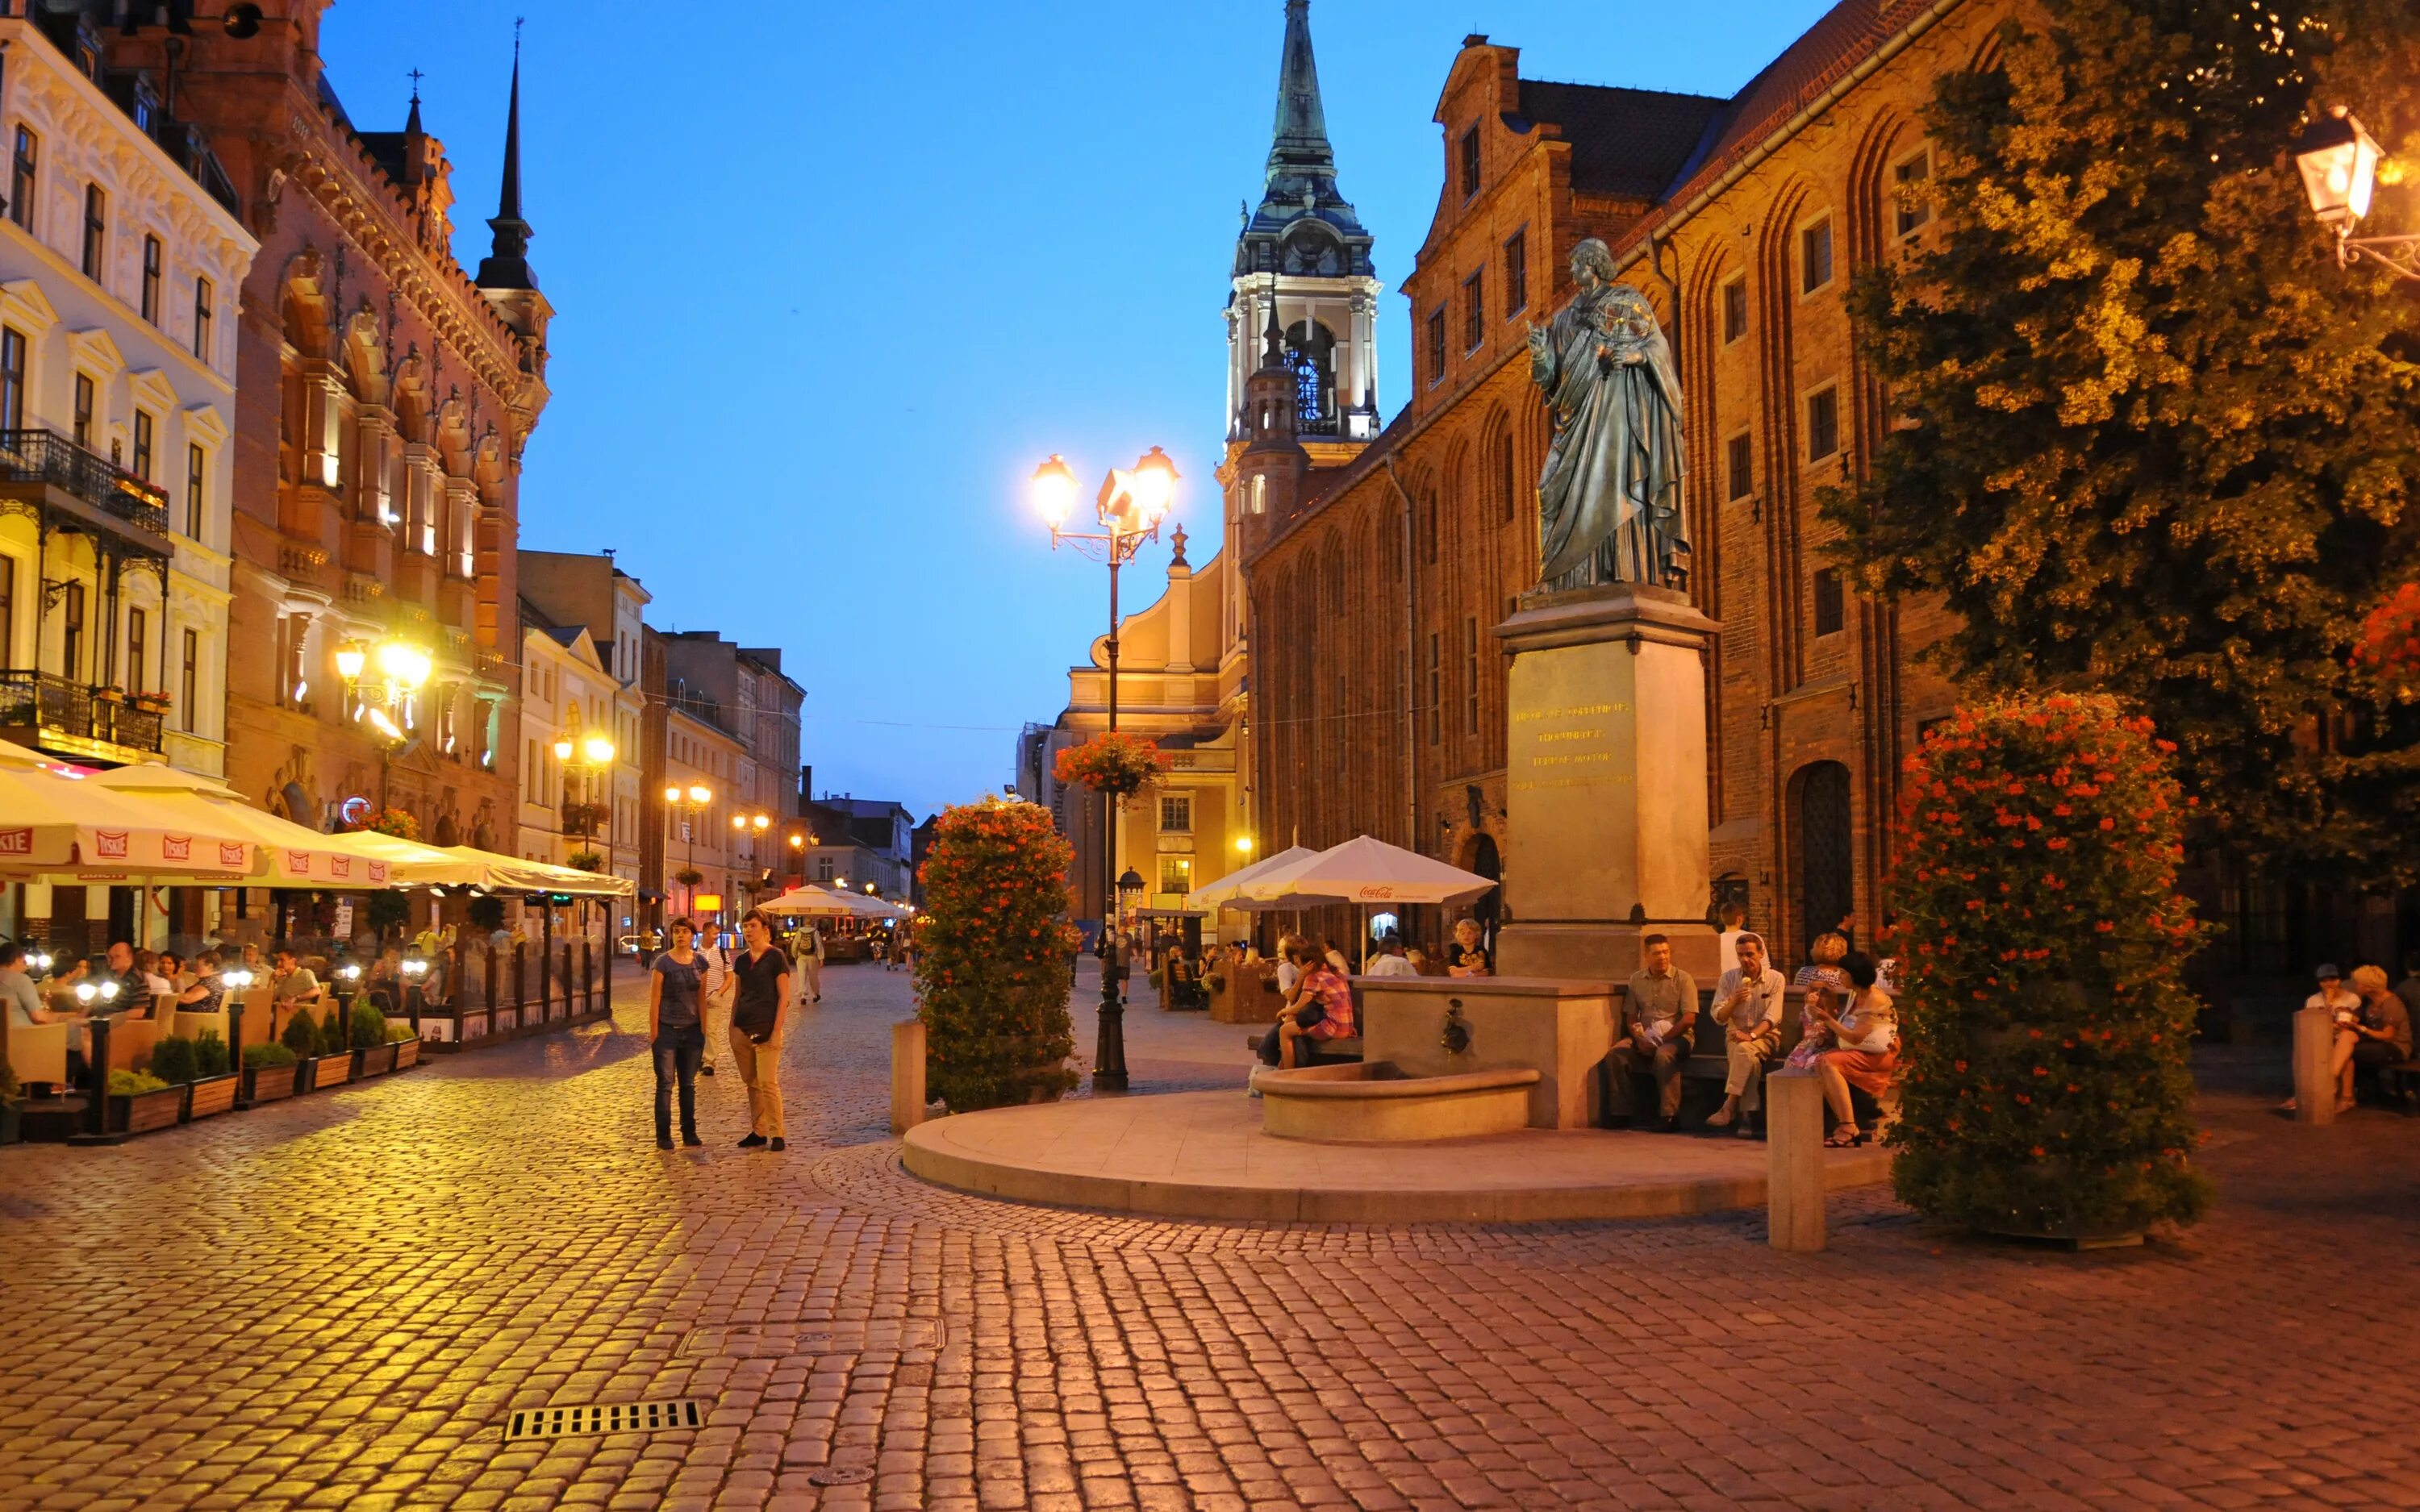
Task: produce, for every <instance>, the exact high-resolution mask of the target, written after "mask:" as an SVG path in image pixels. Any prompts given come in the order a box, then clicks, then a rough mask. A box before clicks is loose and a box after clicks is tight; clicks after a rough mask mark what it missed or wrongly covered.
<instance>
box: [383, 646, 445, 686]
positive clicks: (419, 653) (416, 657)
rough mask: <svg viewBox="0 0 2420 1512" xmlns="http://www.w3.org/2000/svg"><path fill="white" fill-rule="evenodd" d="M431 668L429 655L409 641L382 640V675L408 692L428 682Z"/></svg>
mask: <svg viewBox="0 0 2420 1512" xmlns="http://www.w3.org/2000/svg"><path fill="white" fill-rule="evenodd" d="M431 666H432V663H431V662H430V660H429V656H428V653H427V652H426V651H423V650H421V649H420V648H419V647H418V646H415V645H412V644H411V643H410V642H408V641H403V640H382V641H380V643H379V648H378V669H379V672H380V675H381V676H383V677H385V678H386V680H387V681H388V682H391V683H393V684H395V685H396V687H400V688H402V689H404V690H405V691H406V692H411V691H413V690H415V689H417V688H418V687H420V685H421V684H423V683H425V682H427V681H428V672H429V669H430V667H431Z"/></svg>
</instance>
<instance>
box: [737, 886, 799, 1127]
mask: <svg viewBox="0 0 2420 1512" xmlns="http://www.w3.org/2000/svg"><path fill="white" fill-rule="evenodd" d="M739 933H740V937H741V939H742V940H744V941H745V942H746V945H745V948H744V949H741V950H740V951H739V953H738V954H737V955H735V956H733V957H732V959H731V980H732V982H733V985H734V991H733V994H732V998H731V1058H732V1059H734V1060H736V1061H737V1062H738V1063H739V1079H740V1080H741V1081H743V1082H745V1083H747V1084H748V1137H747V1138H745V1139H742V1140H741V1141H739V1148H741V1149H755V1148H756V1147H757V1146H759V1145H763V1144H767V1143H768V1142H769V1143H770V1144H771V1145H772V1147H773V1148H774V1149H783V1140H782V1133H783V1130H782V1011H783V1009H784V1008H786V1007H788V1006H789V1002H790V958H789V957H788V956H786V955H784V954H783V953H782V950H781V948H780V947H779V946H776V945H775V944H774V943H773V925H772V921H771V920H770V919H768V918H766V917H765V916H764V915H763V914H761V913H758V912H755V911H753V910H751V911H750V913H749V915H748V917H747V918H743V919H741V920H740V921H739Z"/></svg>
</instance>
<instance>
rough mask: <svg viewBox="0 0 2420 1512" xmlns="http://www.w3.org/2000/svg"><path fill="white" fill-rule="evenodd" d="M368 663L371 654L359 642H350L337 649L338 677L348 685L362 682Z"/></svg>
mask: <svg viewBox="0 0 2420 1512" xmlns="http://www.w3.org/2000/svg"><path fill="white" fill-rule="evenodd" d="M368 663H369V654H368V653H367V652H365V651H364V650H363V649H362V643H361V642H360V641H358V640H348V641H346V642H345V643H344V644H343V645H341V646H338V647H337V648H336V675H338V676H339V677H342V678H343V679H344V680H345V681H346V682H348V683H357V682H360V681H361V677H362V669H363V668H364V667H365V666H366V665H368Z"/></svg>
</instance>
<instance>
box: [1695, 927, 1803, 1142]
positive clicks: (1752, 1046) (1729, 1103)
mask: <svg viewBox="0 0 2420 1512" xmlns="http://www.w3.org/2000/svg"><path fill="white" fill-rule="evenodd" d="M1734 943H1735V946H1736V948H1737V949H1738V950H1739V964H1738V965H1736V966H1734V967H1732V968H1731V969H1730V970H1729V971H1726V972H1724V973H1723V976H1722V980H1721V981H1719V982H1717V983H1716V984H1715V986H1714V1022H1715V1023H1716V1024H1719V1025H1721V1026H1723V1049H1724V1053H1725V1055H1726V1056H1727V1057H1728V1058H1729V1061H1730V1065H1729V1067H1728V1069H1727V1070H1726V1071H1725V1072H1724V1073H1723V1105H1722V1106H1721V1107H1720V1108H1718V1109H1716V1110H1715V1111H1714V1113H1712V1114H1710V1115H1708V1117H1707V1119H1706V1123H1707V1124H1708V1126H1709V1127H1712V1128H1716V1129H1720V1128H1722V1127H1724V1126H1725V1125H1727V1124H1729V1123H1731V1122H1732V1121H1733V1120H1737V1122H1738V1124H1739V1135H1740V1137H1741V1138H1743V1139H1745V1138H1746V1137H1748V1125H1747V1117H1746V1116H1747V1115H1753V1114H1754V1113H1755V1112H1756V1111H1757V1110H1758V1109H1759V1108H1760V1107H1761V1106H1762V1105H1763V1102H1764V1063H1765V1062H1766V1061H1768V1060H1770V1059H1772V1058H1773V1057H1774V1054H1775V1052H1776V1051H1778V1050H1779V1049H1780V1048H1781V1002H1782V995H1783V993H1784V992H1785V991H1787V990H1788V983H1786V982H1784V981H1783V980H1782V978H1781V973H1780V972H1778V971H1776V970H1774V969H1773V967H1772V966H1771V965H1769V964H1766V962H1765V957H1764V938H1763V936H1761V935H1758V934H1751V933H1747V932H1745V931H1742V932H1741V933H1740V936H1739V938H1738V940H1737V941H1736V942H1734Z"/></svg>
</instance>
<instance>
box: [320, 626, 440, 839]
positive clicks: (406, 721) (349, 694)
mask: <svg viewBox="0 0 2420 1512" xmlns="http://www.w3.org/2000/svg"><path fill="white" fill-rule="evenodd" d="M373 664H375V665H376V667H377V669H378V678H377V687H378V688H379V692H380V700H379V702H377V703H375V704H374V703H372V702H369V699H368V696H367V694H366V691H365V688H366V687H367V686H368V684H367V680H366V679H365V676H364V674H365V672H367V671H369V669H370V667H371V666H372V665H373ZM434 666H435V661H434V658H432V657H431V656H429V654H428V653H427V651H425V650H423V649H422V648H421V647H419V646H416V645H413V644H412V643H411V641H409V640H403V639H401V638H400V637H397V636H389V637H388V638H387V639H385V640H381V641H380V642H379V643H378V645H377V646H376V647H369V646H365V645H363V644H362V643H361V642H360V641H358V640H348V641H346V642H345V643H344V644H343V645H341V646H338V647H337V648H336V673H337V675H338V676H339V677H341V678H343V679H344V684H345V702H346V704H347V706H348V707H349V709H351V711H352V717H353V718H354V719H356V720H358V721H359V722H361V723H363V724H366V725H368V726H369V727H370V728H371V729H372V730H373V731H375V732H377V733H378V737H379V811H380V813H384V812H385V811H386V808H387V786H388V779H389V775H390V773H391V771H392V769H393V766H394V763H395V753H396V751H397V750H399V749H400V748H402V747H403V745H404V744H405V743H406V742H407V741H409V740H410V739H411V727H412V726H413V725H414V724H415V723H416V722H417V721H416V719H415V717H414V715H413V713H412V709H411V701H412V700H413V699H414V698H415V697H417V696H418V695H419V692H420V689H421V687H422V686H423V685H424V684H426V683H427V681H428V674H429V671H431V670H432V668H433V667H434ZM398 717H399V718H398Z"/></svg>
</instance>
